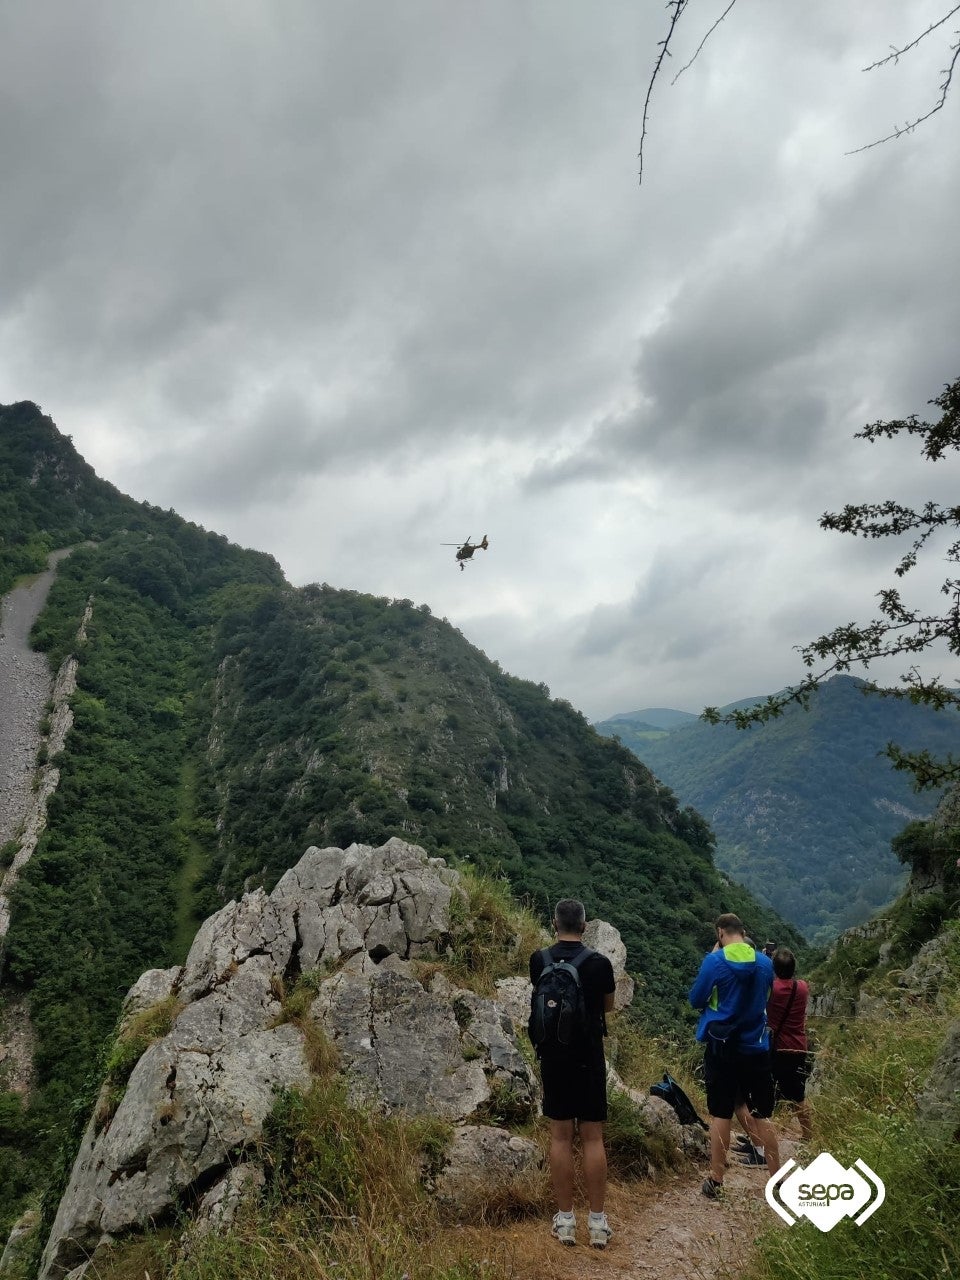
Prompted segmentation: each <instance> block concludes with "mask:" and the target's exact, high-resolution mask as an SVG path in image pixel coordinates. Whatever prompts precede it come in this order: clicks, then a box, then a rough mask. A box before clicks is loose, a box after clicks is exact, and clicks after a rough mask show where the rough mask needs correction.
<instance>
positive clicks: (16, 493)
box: [0, 400, 134, 594]
mask: <svg viewBox="0 0 960 1280" xmlns="http://www.w3.org/2000/svg"><path fill="white" fill-rule="evenodd" d="M124 501H125V500H124V499H123V498H122V497H121V495H120V494H119V493H118V491H117V490H116V489H114V488H113V486H112V485H109V484H107V483H106V481H104V480H100V479H98V478H97V476H96V475H95V473H94V471H93V468H92V467H90V466H88V465H87V464H86V463H85V462H84V461H83V459H82V458H81V457H80V455H79V454H78V453H77V451H76V450H75V449H74V448H73V446H72V444H71V443H70V441H69V439H68V438H67V437H65V436H62V435H61V434H60V433H59V431H57V429H56V427H55V426H54V425H53V423H52V422H51V421H50V419H49V418H47V417H45V416H44V415H43V414H42V413H41V412H40V410H39V409H38V408H37V406H36V405H35V404H32V403H31V402H30V401H29V400H24V401H21V402H20V403H19V404H11V405H0V594H3V592H5V591H7V590H9V588H10V585H11V583H12V582H13V581H14V579H15V578H16V577H17V576H18V575H19V574H21V573H37V572H38V571H39V570H40V569H42V568H43V566H44V565H45V563H46V559H47V555H48V554H49V552H50V551H51V550H52V549H53V548H54V547H63V546H67V545H69V544H71V543H75V542H80V541H81V540H82V539H83V538H85V537H87V536H89V535H90V534H91V533H92V532H94V531H95V530H103V529H105V528H106V527H109V525H110V521H111V520H112V519H114V518H115V517H116V516H117V515H118V514H119V510H120V508H121V507H122V505H123V502H124ZM126 502H127V503H129V499H127V500H126ZM129 505H131V506H132V505H134V504H132V503H129Z"/></svg>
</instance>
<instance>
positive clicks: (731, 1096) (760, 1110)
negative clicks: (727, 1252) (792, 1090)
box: [689, 914, 780, 1200]
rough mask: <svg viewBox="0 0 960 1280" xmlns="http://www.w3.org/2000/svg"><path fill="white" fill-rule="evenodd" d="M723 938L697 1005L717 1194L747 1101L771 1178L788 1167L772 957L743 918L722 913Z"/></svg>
mask: <svg viewBox="0 0 960 1280" xmlns="http://www.w3.org/2000/svg"><path fill="white" fill-rule="evenodd" d="M715 929H716V934H717V940H716V942H715V943H714V945H713V950H712V951H710V952H708V953H707V955H706V956H704V959H703V963H702V964H701V965H700V972H699V973H698V974H697V976H696V978H695V980H694V983H693V986H692V987H691V988H690V997H689V999H690V1003H691V1004H692V1005H693V1007H694V1008H695V1009H699V1010H701V1014H700V1021H699V1022H698V1023H697V1040H698V1041H699V1042H700V1043H701V1044H702V1045H704V1048H705V1053H704V1081H705V1083H706V1087H707V1109H708V1111H709V1112H710V1176H709V1177H708V1178H707V1179H706V1181H705V1182H704V1184H703V1188H702V1190H703V1194H704V1195H705V1196H708V1197H709V1198H710V1199H713V1200H716V1199H718V1198H719V1196H720V1194H721V1190H722V1188H723V1175H724V1171H725V1169H726V1166H727V1151H728V1149H729V1147H730V1122H731V1120H732V1119H733V1113H734V1110H735V1108H736V1107H737V1106H738V1104H739V1103H741V1102H745V1103H746V1105H747V1108H748V1110H749V1111H750V1114H751V1115H752V1116H753V1117H754V1122H755V1128H756V1132H757V1135H758V1136H759V1138H760V1140H761V1141H762V1143H763V1149H764V1154H765V1156H766V1161H767V1168H768V1169H769V1171H770V1174H771V1176H772V1175H773V1174H774V1173H776V1172H777V1170H778V1169H779V1168H780V1151H779V1147H778V1145H777V1135H776V1132H775V1130H774V1127H773V1125H772V1124H771V1123H770V1116H771V1115H772V1114H773V1104H774V1092H773V1077H772V1075H771V1072H770V1040H769V1033H768V1031H767V997H768V996H769V994H770V990H771V988H772V986H773V965H772V963H771V961H770V958H769V956H765V955H764V954H763V952H762V951H756V950H755V949H754V947H753V946H752V944H751V943H749V942H748V941H747V940H746V936H745V932H744V927H743V923H742V922H741V920H740V917H739V916H735V915H733V914H726V915H722V916H720V917H718V919H717V922H716V925H715Z"/></svg>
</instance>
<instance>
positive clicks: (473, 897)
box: [446, 867, 545, 996]
mask: <svg viewBox="0 0 960 1280" xmlns="http://www.w3.org/2000/svg"><path fill="white" fill-rule="evenodd" d="M459 872H460V878H461V882H462V885H463V888H464V891H465V892H466V895H467V900H466V902H465V903H464V902H462V901H460V900H458V899H457V898H454V900H453V904H452V908H451V955H450V958H449V961H448V962H447V965H446V971H447V973H448V976H449V977H450V978H451V980H452V981H454V982H456V983H457V984H458V985H460V986H463V987H467V988H469V989H470V990H472V991H475V992H476V993H477V994H478V995H484V996H492V995H494V994H495V992H496V982H497V979H498V978H512V977H515V976H516V975H517V974H526V972H527V965H528V963H529V960H530V956H531V954H532V953H533V952H534V951H537V950H538V949H539V948H540V947H542V946H543V945H544V942H545V934H544V932H543V927H542V925H541V924H540V922H539V920H537V919H536V917H535V916H534V915H533V914H532V913H531V912H529V911H526V910H524V909H523V908H522V907H520V906H518V905H517V903H516V901H515V900H514V899H513V897H511V892H510V887H509V885H508V884H507V883H506V882H505V881H499V880H491V879H489V878H488V877H486V876H482V875H479V874H478V873H477V872H476V871H474V870H472V869H471V868H469V867H461V868H459Z"/></svg>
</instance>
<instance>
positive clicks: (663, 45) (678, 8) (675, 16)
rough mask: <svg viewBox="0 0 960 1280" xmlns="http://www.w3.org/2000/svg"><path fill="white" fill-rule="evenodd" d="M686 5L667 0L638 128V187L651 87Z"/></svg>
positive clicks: (641, 179)
mask: <svg viewBox="0 0 960 1280" xmlns="http://www.w3.org/2000/svg"><path fill="white" fill-rule="evenodd" d="M688 4H689V0H669V3H668V4H667V9H668V10H673V12H672V14H671V16H670V27H669V29H668V31H667V36H666V39H665V40H661V41H660V44H659V49H660V53H659V54H658V55H657V60H656V62H655V63H654V64H653V74H652V75H651V76H650V82H649V84H648V85H647V96H646V98H645V99H644V102H643V123H642V124H641V126H640V150H639V151H638V152H637V157H638V159H639V161H640V169H639V172H638V174H637V180H638V185H639V183H641V182H643V143H644V139H645V138H646V136H647V120H648V119H649V117H650V98H651V97H652V95H653V86H654V85H655V84H656V82H657V76H658V75H659V74H660V68H661V67H662V66H663V60H664V58H667V57H670V56H671V54H670V41H671V40H672V39H673V33H674V31H675V30H676V26H677V22H678V21H679V19H680V15H681V13H683V11H684V9H685V8H686V7H687V5H688Z"/></svg>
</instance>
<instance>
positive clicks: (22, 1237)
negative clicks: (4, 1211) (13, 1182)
mask: <svg viewBox="0 0 960 1280" xmlns="http://www.w3.org/2000/svg"><path fill="white" fill-rule="evenodd" d="M39 1225H40V1215H39V1214H38V1213H37V1212H36V1210H35V1209H28V1210H27V1211H26V1213H22V1214H21V1215H20V1217H19V1218H18V1219H17V1220H16V1222H15V1223H14V1224H13V1227H12V1228H11V1231H10V1234H9V1236H8V1237H7V1243H6V1245H5V1246H4V1250H3V1254H2V1256H0V1275H2V1274H3V1272H4V1271H6V1270H7V1268H8V1267H13V1266H14V1265H15V1264H16V1263H17V1262H18V1261H19V1259H20V1258H21V1257H22V1255H23V1251H24V1249H25V1248H26V1245H27V1241H28V1240H29V1239H30V1237H31V1235H33V1233H34V1231H35V1230H36V1229H37V1227H38V1226H39Z"/></svg>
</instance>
